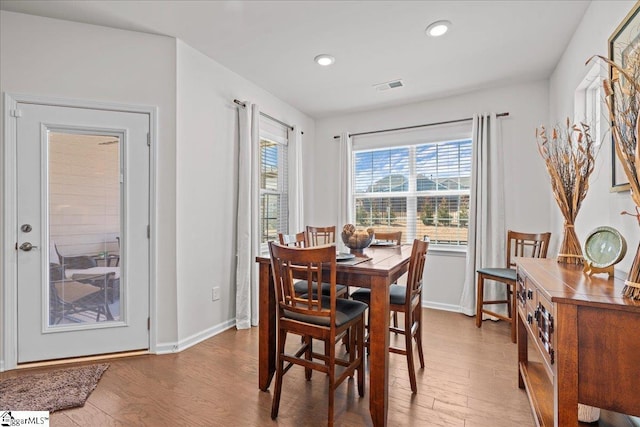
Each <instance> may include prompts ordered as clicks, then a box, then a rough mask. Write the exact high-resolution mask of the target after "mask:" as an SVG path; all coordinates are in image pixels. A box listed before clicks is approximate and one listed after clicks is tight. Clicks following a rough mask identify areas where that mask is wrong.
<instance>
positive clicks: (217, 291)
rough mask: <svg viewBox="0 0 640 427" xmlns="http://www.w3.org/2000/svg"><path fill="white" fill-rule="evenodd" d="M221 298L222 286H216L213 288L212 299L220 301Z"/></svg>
mask: <svg viewBox="0 0 640 427" xmlns="http://www.w3.org/2000/svg"><path fill="white" fill-rule="evenodd" d="M219 299H220V288H219V287H217V286H216V287H215V288H213V289H212V290H211V301H218V300H219Z"/></svg>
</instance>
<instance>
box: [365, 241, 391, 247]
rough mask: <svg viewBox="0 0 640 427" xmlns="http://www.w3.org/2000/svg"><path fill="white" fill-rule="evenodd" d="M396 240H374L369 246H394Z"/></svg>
mask: <svg viewBox="0 0 640 427" xmlns="http://www.w3.org/2000/svg"><path fill="white" fill-rule="evenodd" d="M395 245H396V242H390V241H388V240H374V241H373V242H371V244H370V245H369V246H395Z"/></svg>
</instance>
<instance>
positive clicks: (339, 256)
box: [336, 252, 356, 261]
mask: <svg viewBox="0 0 640 427" xmlns="http://www.w3.org/2000/svg"><path fill="white" fill-rule="evenodd" d="M355 257H356V256H355V255H354V254H347V253H344V252H340V253H339V254H336V261H347V260H350V259H354V258H355Z"/></svg>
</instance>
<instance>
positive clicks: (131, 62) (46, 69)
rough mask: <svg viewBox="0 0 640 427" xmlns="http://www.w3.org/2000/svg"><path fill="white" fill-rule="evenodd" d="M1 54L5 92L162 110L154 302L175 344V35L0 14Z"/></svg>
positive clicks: (164, 334) (164, 336)
mask: <svg viewBox="0 0 640 427" xmlns="http://www.w3.org/2000/svg"><path fill="white" fill-rule="evenodd" d="M0 51H1V52H2V61H0V90H1V91H2V92H16V93H26V94H32V95H43V96H55V97H60V98H71V99H84V100H95V101H103V102H113V103H124V104H137V105H152V106H157V107H158V110H159V117H158V123H159V125H158V140H157V143H158V144H157V152H158V154H157V158H158V164H157V166H158V174H157V187H158V189H159V191H158V197H157V205H156V210H157V235H156V236H155V237H156V242H157V248H158V251H157V270H156V275H157V302H153V301H152V304H153V303H157V310H158V313H159V314H160V315H159V316H158V319H157V325H156V327H157V332H158V335H157V338H158V342H160V343H162V342H173V341H174V340H175V337H176V334H177V323H176V316H177V310H176V303H175V300H176V293H175V288H176V272H175V266H176V256H175V247H176V242H175V205H176V204H175V116H176V112H175V105H176V95H175V92H176V89H175V57H176V53H175V40H174V39H171V38H169V37H162V36H156V35H150V34H142V33H135V32H130V31H122V30H114V29H110V28H104V27H99V26H94V25H85V24H78V23H72V22H67V21H62V20H56V19H48V18H41V17H36V16H31V15H24V14H18V13H12V12H5V11H0ZM3 135H4V134H3ZM3 143H4V142H3ZM8 243H9V242H6V241H4V242H3V249H5V250H6V249H7V244H8Z"/></svg>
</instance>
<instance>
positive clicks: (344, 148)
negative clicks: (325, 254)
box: [336, 132, 353, 252]
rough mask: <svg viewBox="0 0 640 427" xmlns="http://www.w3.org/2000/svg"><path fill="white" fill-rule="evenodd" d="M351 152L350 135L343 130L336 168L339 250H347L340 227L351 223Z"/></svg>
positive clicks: (337, 242)
mask: <svg viewBox="0 0 640 427" xmlns="http://www.w3.org/2000/svg"><path fill="white" fill-rule="evenodd" d="M352 153H353V145H352V142H351V137H350V136H349V134H348V133H346V132H343V133H342V134H341V135H340V155H339V164H338V166H339V169H338V188H337V195H338V218H337V223H336V245H337V246H338V248H339V249H340V251H341V252H348V250H347V248H346V246H344V243H342V238H341V237H340V236H341V235H342V227H344V226H345V224H353V218H352V215H351V189H352V186H353V183H352V179H351V156H352Z"/></svg>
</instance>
